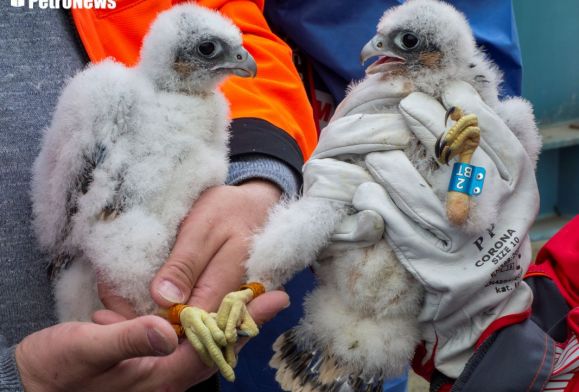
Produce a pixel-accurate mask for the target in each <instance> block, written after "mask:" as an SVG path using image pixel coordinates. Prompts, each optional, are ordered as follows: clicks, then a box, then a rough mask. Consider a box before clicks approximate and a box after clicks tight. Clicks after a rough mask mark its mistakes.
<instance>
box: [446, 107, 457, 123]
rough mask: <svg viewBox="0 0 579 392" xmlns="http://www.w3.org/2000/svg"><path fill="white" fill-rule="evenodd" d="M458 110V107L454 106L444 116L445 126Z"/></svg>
mask: <svg viewBox="0 0 579 392" xmlns="http://www.w3.org/2000/svg"><path fill="white" fill-rule="evenodd" d="M456 109H458V108H457V107H456V106H452V107H450V108H449V109H448V110H447V111H446V114H445V115H444V125H446V124H448V118H449V117H450V116H452V115H453V113H454V112H455V111H456Z"/></svg>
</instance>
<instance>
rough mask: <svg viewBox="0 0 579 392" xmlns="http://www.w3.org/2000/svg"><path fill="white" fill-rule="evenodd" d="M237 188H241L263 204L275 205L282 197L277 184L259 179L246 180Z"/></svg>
mask: <svg viewBox="0 0 579 392" xmlns="http://www.w3.org/2000/svg"><path fill="white" fill-rule="evenodd" d="M238 186H239V187H241V189H243V191H244V192H249V193H251V196H252V197H254V198H255V197H257V198H258V199H263V202H265V203H267V202H269V203H275V202H277V201H278V200H279V199H280V197H281V195H282V190H281V188H280V187H279V186H278V185H277V184H275V183H273V182H271V181H269V180H265V179H261V178H254V179H251V180H247V181H245V182H242V183H241V184H239V185H238Z"/></svg>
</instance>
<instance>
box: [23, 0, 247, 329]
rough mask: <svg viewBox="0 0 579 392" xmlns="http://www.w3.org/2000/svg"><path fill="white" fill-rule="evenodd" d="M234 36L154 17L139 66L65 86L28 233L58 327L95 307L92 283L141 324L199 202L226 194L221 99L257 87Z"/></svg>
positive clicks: (218, 24) (36, 183) (99, 72)
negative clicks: (46, 278)
mask: <svg viewBox="0 0 579 392" xmlns="http://www.w3.org/2000/svg"><path fill="white" fill-rule="evenodd" d="M255 73H256V64H255V61H254V60H253V58H252V57H251V55H250V54H249V53H248V52H247V51H246V50H245V49H244V48H243V46H242V38H241V33H240V31H239V29H238V28H237V27H235V26H234V25H233V23H232V22H231V21H229V20H228V19H226V18H224V17H223V16H222V15H220V14H218V13H217V12H214V11H211V10H209V9H205V8H202V7H199V6H196V5H193V4H188V5H180V6H175V7H173V8H171V9H170V10H168V11H166V12H163V13H161V14H160V15H159V16H158V17H157V19H156V20H155V21H154V23H153V24H152V26H151V28H150V31H149V32H148V34H147V35H146V37H145V39H144V43H143V47H142V50H141V53H140V60H139V62H138V64H137V65H136V66H135V67H132V68H128V67H126V66H124V65H122V64H120V63H117V62H115V61H113V60H110V59H109V60H105V61H103V62H100V63H98V64H94V65H90V66H89V67H88V68H87V69H86V70H84V71H82V72H80V73H79V74H78V75H76V76H75V77H74V78H72V79H71V80H70V81H69V82H68V84H67V86H66V87H65V89H64V91H63V92H62V95H61V97H60V99H59V101H58V105H57V108H56V111H55V113H54V116H53V119H52V122H51V124H50V126H49V127H48V128H47V129H46V130H45V132H44V136H43V141H42V148H41V151H40V154H39V156H38V158H37V159H36V162H35V164H34V170H33V171H34V172H33V181H32V201H33V214H34V227H35V230H36V233H37V237H38V239H39V242H40V244H41V246H42V247H43V249H44V250H45V251H46V252H47V253H48V254H49V257H50V259H51V264H50V270H49V272H50V275H51V277H52V278H53V279H54V288H55V298H56V307H57V313H58V318H59V319H60V320H61V321H68V320H90V316H91V314H92V313H93V312H94V311H95V310H97V309H99V308H101V307H102V304H101V303H100V301H99V298H98V295H97V290H96V274H98V275H99V279H100V280H102V281H104V282H106V283H108V284H109V285H111V286H112V287H113V288H114V290H115V292H116V294H118V295H120V296H122V297H124V298H126V299H128V300H129V301H130V302H131V303H132V304H133V305H134V307H135V309H136V311H137V312H138V313H139V314H146V313H151V312H153V311H155V308H156V306H155V304H154V303H153V301H152V299H151V295H150V293H149V284H150V282H151V280H152V278H153V276H154V274H155V272H156V271H157V270H158V269H159V267H160V266H161V265H162V263H163V262H164V260H165V259H166V258H167V256H168V255H169V251H170V249H171V247H172V245H173V243H174V240H175V237H176V233H177V229H178V226H179V224H180V222H181V220H182V219H183V218H184V217H185V215H186V214H187V212H188V210H189V208H190V207H191V205H192V204H193V202H194V201H195V200H196V199H197V198H198V196H199V195H200V193H201V192H202V191H203V190H205V189H207V188H208V187H211V186H215V185H219V184H223V182H224V180H225V177H226V174H227V166H228V159H227V155H228V148H227V140H228V132H227V129H228V126H229V119H228V117H229V106H228V102H227V101H226V99H225V97H224V96H223V95H222V93H221V92H220V91H219V90H218V89H217V87H218V85H219V84H220V83H221V82H222V81H223V80H224V79H225V78H226V77H227V76H229V75H231V74H234V75H238V76H242V77H249V76H254V75H255Z"/></svg>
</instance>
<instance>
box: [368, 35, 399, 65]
mask: <svg viewBox="0 0 579 392" xmlns="http://www.w3.org/2000/svg"><path fill="white" fill-rule="evenodd" d="M376 56H379V58H378V60H376V61H375V62H374V63H372V64H371V65H370V66H369V67H368V69H366V73H368V74H372V73H377V72H381V71H384V70H385V69H386V68H388V67H389V65H390V64H404V63H405V62H406V60H404V59H403V58H401V57H398V56H396V55H394V54H393V53H392V52H391V51H390V50H389V48H388V45H387V39H386V37H384V36H383V35H382V34H376V35H375V36H374V37H373V38H372V39H371V40H370V41H368V43H367V44H366V45H364V47H363V48H362V52H361V53H360V62H361V63H362V64H364V63H365V62H366V60H368V59H370V58H372V57H376Z"/></svg>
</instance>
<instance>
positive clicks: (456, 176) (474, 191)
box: [448, 162, 486, 196]
mask: <svg viewBox="0 0 579 392" xmlns="http://www.w3.org/2000/svg"><path fill="white" fill-rule="evenodd" d="M485 177H486V170H485V169H484V167H478V166H473V165H469V164H468V163H463V162H456V163H455V164H454V167H453V168H452V176H451V177H450V183H449V184H448V190H449V191H454V192H460V193H465V194H467V195H469V196H478V195H480V194H481V193H482V189H483V184H484V180H485Z"/></svg>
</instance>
